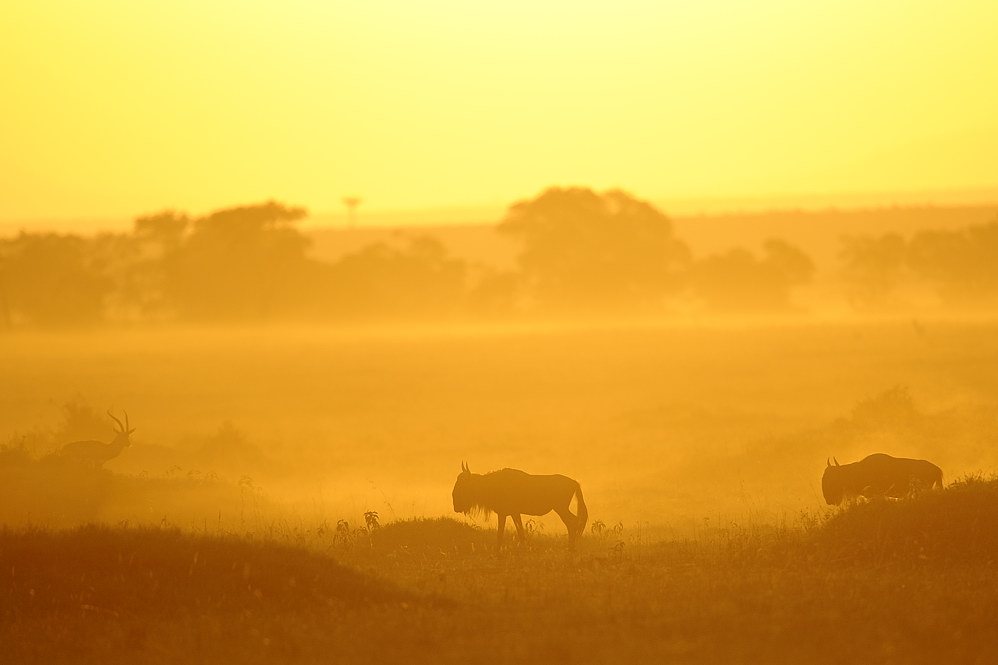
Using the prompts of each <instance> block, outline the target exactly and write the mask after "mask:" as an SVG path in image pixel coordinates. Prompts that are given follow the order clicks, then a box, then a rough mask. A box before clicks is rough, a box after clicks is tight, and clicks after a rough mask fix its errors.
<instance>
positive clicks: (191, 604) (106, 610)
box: [0, 526, 410, 622]
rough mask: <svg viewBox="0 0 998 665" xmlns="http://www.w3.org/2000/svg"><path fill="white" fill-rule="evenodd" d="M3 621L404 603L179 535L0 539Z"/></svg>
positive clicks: (94, 531)
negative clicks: (2, 573)
mask: <svg viewBox="0 0 998 665" xmlns="http://www.w3.org/2000/svg"><path fill="white" fill-rule="evenodd" d="M0 570H3V571H4V575H3V576H2V577H0V621H3V622H9V621H17V620H21V619H26V618H31V617H36V618H38V617H43V618H46V619H53V620H55V619H57V618H58V616H59V615H61V614H65V613H71V614H79V613H81V612H82V613H94V614H101V615H108V616H127V617H141V616H152V615H155V616H156V617H157V618H160V619H161V618H164V617H169V616H173V615H185V614H198V613H225V612H244V611H247V610H250V611H253V610H257V611H265V612H275V611H277V612H280V611H286V610H291V611H295V610H304V609H309V608H316V607H335V606H358V605H370V604H391V603H402V602H407V601H408V600H410V595H409V594H407V593H405V592H403V591H401V590H399V589H397V588H395V587H393V586H391V585H390V584H388V583H386V582H383V581H378V580H375V579H373V578H370V577H368V576H365V575H363V574H361V573H359V572H357V571H354V570H351V569H349V568H346V567H344V566H342V565H340V564H338V563H336V562H335V561H334V560H332V559H330V558H329V557H326V556H322V555H319V554H315V553H311V552H308V551H307V550H302V549H296V548H292V547H287V546H283V545H279V544H275V543H268V542H253V541H246V540H238V539H234V538H222V537H210V536H202V535H191V534H186V533H182V532H180V531H178V530H160V529H124V528H120V529H112V528H106V527H96V526H89V527H82V528H79V529H75V530H72V531H62V532H53V531H42V530H30V529H29V530H9V529H5V530H3V531H0Z"/></svg>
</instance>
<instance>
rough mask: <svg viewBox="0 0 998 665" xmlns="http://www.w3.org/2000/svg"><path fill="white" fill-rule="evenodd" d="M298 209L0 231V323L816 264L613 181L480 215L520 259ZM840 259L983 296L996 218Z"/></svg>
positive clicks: (764, 306)
mask: <svg viewBox="0 0 998 665" xmlns="http://www.w3.org/2000/svg"><path fill="white" fill-rule="evenodd" d="M988 214H989V215H990V214H992V213H990V212H989V213H988ZM305 215H306V211H305V209H304V208H301V207H297V206H290V205H285V204H282V203H279V202H276V201H267V202H264V203H260V204H255V205H244V206H234V207H229V208H223V209H220V210H216V211H214V212H211V213H209V214H206V215H203V216H199V217H194V216H190V215H188V214H186V213H184V212H179V211H174V210H164V211H161V212H157V213H154V214H151V215H144V216H140V217H138V218H136V219H135V220H134V226H133V228H132V230H131V231H130V232H129V233H117V234H113V233H102V234H98V235H95V236H92V237H81V236H77V235H67V234H55V233H25V232H21V233H20V234H18V235H16V236H13V237H10V238H0V329H2V328H17V327H66V326H90V325H95V324H99V323H102V322H105V321H114V322H123V321H128V322H170V321H205V322H215V321H240V322H246V321H273V320H281V319H285V320H286V319H292V318H293V319H299V320H300V319H308V320H315V319H325V320H334V321H370V320H381V321H384V320H392V319H421V320H430V319H435V318H436V319H439V318H442V317H446V318H455V317H470V318H481V317H486V318H491V319H495V318H498V317H505V316H531V315H539V316H548V315H553V316H559V315H566V316H572V315H575V314H582V315H586V316H588V315H594V316H599V315H617V314H620V315H628V314H631V313H635V314H640V315H668V314H669V312H670V305H672V304H675V303H681V304H682V305H683V306H686V305H688V304H689V303H690V302H693V303H695V306H696V307H702V308H706V309H712V310H731V311H738V312H746V311H752V310H755V311H763V312H765V311H778V310H782V309H786V308H788V307H790V306H791V304H792V298H791V296H792V295H793V292H794V290H795V289H797V288H798V287H800V286H802V285H804V284H806V283H808V282H809V280H811V279H812V277H813V275H814V272H815V267H814V265H813V263H812V261H811V259H810V258H809V257H808V256H807V255H806V254H804V252H802V251H801V250H800V249H799V248H797V247H795V246H793V245H791V244H789V243H787V242H785V241H782V240H778V239H770V240H767V241H766V242H765V243H764V245H763V246H762V248H761V252H760V251H758V250H757V251H751V250H749V249H746V248H734V249H731V250H729V251H727V252H723V253H715V254H710V255H706V256H701V257H694V256H693V255H692V252H691V251H690V249H689V248H688V247H687V245H686V244H685V243H684V242H682V241H681V240H680V239H679V238H677V236H676V234H675V232H674V229H673V224H672V222H671V221H670V219H669V218H668V217H666V216H665V215H664V214H662V213H661V212H659V211H658V210H657V209H656V208H655V207H654V206H652V205H651V204H649V203H647V202H645V201H641V200H639V199H636V198H634V197H633V196H631V195H629V194H627V193H625V192H622V191H619V190H611V191H607V192H603V193H597V192H594V191H593V190H591V189H587V188H582V187H571V188H558V187H555V188H550V189H547V190H545V191H543V192H541V193H540V194H539V195H537V196H536V197H534V198H532V199H526V200H523V201H520V202H517V203H515V204H514V205H512V206H511V207H510V208H509V210H508V212H507V213H506V215H505V216H504V218H503V219H502V220H501V221H499V222H498V224H497V225H496V227H495V228H496V230H497V231H498V232H499V233H501V234H504V235H505V236H507V237H510V238H513V239H514V240H515V241H517V242H518V244H519V253H518V263H517V267H516V268H511V269H507V270H504V271H500V270H496V269H493V268H488V267H485V266H479V265H473V264H471V263H468V262H466V261H464V260H461V259H460V258H456V257H454V256H452V255H450V254H449V253H448V251H447V248H446V247H445V246H444V245H443V244H442V243H441V242H440V241H439V240H437V239H435V238H431V237H424V236H398V237H396V238H392V239H390V240H388V241H385V242H378V243H372V244H369V245H367V246H365V247H362V248H361V249H359V250H357V251H354V252H351V253H349V254H346V255H341V256H338V257H337V258H335V259H328V258H327V259H326V260H319V259H317V258H315V257H313V256H311V255H310V254H309V249H310V239H309V236H307V235H306V234H304V233H303V232H301V231H300V230H299V229H298V227H297V222H298V221H299V220H301V219H303V218H304V217H305ZM839 257H840V260H841V262H842V263H841V267H842V276H843V277H844V278H845V280H846V283H847V287H846V288H847V289H848V292H849V293H848V294H849V297H850V299H851V300H852V302H853V303H854V304H855V305H856V306H857V307H858V308H861V309H862V308H866V309H870V308H877V307H884V306H888V305H891V304H892V303H895V301H897V302H898V303H900V298H898V297H897V292H898V291H899V290H900V289H901V288H902V287H903V288H908V287H909V286H910V285H911V284H916V285H920V288H922V290H923V291H924V287H925V286H928V287H929V288H931V289H932V291H933V292H934V294H935V296H936V297H937V299H938V301H939V303H940V304H942V305H943V306H945V307H949V308H954V309H955V308H962V309H971V308H978V309H980V308H988V307H993V306H994V305H996V304H998V219H996V220H994V221H992V222H990V223H986V224H978V225H971V226H968V227H966V228H963V229H957V230H943V231H939V230H936V231H931V230H926V231H921V232H919V233H915V234H914V235H913V236H911V237H910V238H905V237H903V236H901V235H899V234H886V235H881V236H850V237H847V238H843V239H842V247H841V252H840V255H839ZM913 291H918V289H915V290H913ZM903 293H907V292H903ZM917 295H919V296H920V297H921V296H922V295H923V294H922V293H921V292H918V293H917ZM902 304H903V303H902Z"/></svg>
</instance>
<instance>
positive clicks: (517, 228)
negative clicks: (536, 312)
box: [499, 187, 690, 309]
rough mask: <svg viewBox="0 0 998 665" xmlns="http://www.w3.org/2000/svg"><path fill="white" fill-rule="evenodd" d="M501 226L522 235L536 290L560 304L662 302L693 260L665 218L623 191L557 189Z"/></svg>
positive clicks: (524, 266)
mask: <svg viewBox="0 0 998 665" xmlns="http://www.w3.org/2000/svg"><path fill="white" fill-rule="evenodd" d="M499 231H500V232H502V233H507V234H509V235H512V236H515V237H517V238H519V239H520V240H521V242H522V244H523V251H522V252H521V254H520V256H519V265H520V268H521V270H522V273H523V278H524V281H525V284H526V286H527V288H528V289H529V291H530V295H531V296H532V297H533V298H535V299H536V301H537V302H538V303H539V304H540V305H541V306H543V307H548V308H555V309H571V308H582V309H591V308H597V309H603V308H621V307H623V308H633V307H635V306H647V305H656V304H659V303H660V302H661V301H662V299H663V297H664V296H666V295H667V294H669V293H671V292H673V291H675V290H676V289H677V288H678V286H679V284H680V276H681V274H682V271H683V270H684V268H685V267H686V266H687V264H688V262H689V258H690V254H689V250H688V249H687V247H686V245H685V244H683V243H682V242H680V241H679V240H678V239H676V237H675V236H674V235H673V230H672V223H671V222H670V220H669V219H668V218H667V217H666V216H665V215H663V214H662V213H661V212H659V211H658V210H657V209H655V208H654V207H653V206H652V205H651V204H649V203H646V202H644V201H640V200H638V199H636V198H634V197H632V196H631V195H629V194H627V193H625V192H622V191H620V190H612V191H608V192H605V193H603V194H602V195H601V194H597V193H595V192H593V191H592V190H590V189H587V188H582V187H572V188H558V187H553V188H551V189H548V190H546V191H544V192H542V193H541V194H540V195H539V196H537V197H536V198H534V199H532V200H528V201H521V202H519V203H516V204H514V205H513V206H511V207H510V209H509V211H508V213H507V214H506V217H505V218H504V219H503V220H502V222H501V223H500V224H499Z"/></svg>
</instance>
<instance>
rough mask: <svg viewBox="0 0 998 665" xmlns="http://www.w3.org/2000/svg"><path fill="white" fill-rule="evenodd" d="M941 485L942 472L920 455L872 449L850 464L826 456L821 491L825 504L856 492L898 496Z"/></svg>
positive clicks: (840, 499) (852, 496)
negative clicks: (919, 457)
mask: <svg viewBox="0 0 998 665" xmlns="http://www.w3.org/2000/svg"><path fill="white" fill-rule="evenodd" d="M942 486H943V472H942V469H940V468H939V467H938V466H936V465H935V464H933V463H932V462H927V461H925V460H923V459H908V458H906V457H891V456H890V455H885V454H884V453H874V454H873V455H869V456H867V457H864V458H863V459H861V460H860V461H858V462H853V463H852V464H839V462H838V460H835V464H832V463H831V462H829V461H827V460H826V466H825V473H824V475H822V477H821V492H822V494H824V495H825V502H826V503H827V504H828V505H836V506H837V505H839V504H841V503H842V502H843V501H848V500H850V499H854V498H856V497H858V496H864V497H867V498H870V497H873V496H889V497H894V498H898V499H902V498H904V497H907V496H910V495H911V494H912V493H914V492H918V491H920V490H925V489H931V488H934V487H939V488H941V487H942Z"/></svg>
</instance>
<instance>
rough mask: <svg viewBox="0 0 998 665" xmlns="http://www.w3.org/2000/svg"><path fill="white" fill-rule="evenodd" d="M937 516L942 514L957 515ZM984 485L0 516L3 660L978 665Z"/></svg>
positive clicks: (987, 616)
mask: <svg viewBox="0 0 998 665" xmlns="http://www.w3.org/2000/svg"><path fill="white" fill-rule="evenodd" d="M955 516H959V517H958V518H957V517H955ZM996 520H998V481H995V480H986V479H965V480H962V481H960V482H957V483H955V484H954V485H951V486H950V488H949V489H947V490H946V491H945V492H934V493H931V494H927V495H923V496H921V497H918V498H916V499H912V500H909V501H904V502H893V501H891V502H888V501H875V502H872V503H868V504H860V505H855V506H852V507H851V508H850V509H848V510H845V511H842V512H839V513H836V514H834V515H831V516H812V517H810V518H806V519H805V518H802V519H801V520H799V521H798V522H797V523H795V524H792V525H785V526H783V527H771V526H770V527H763V526H756V527H735V526H727V527H725V528H721V529H713V528H705V529H703V530H702V531H701V532H700V533H699V534H698V535H697V536H695V537H692V538H687V539H681V540H663V541H654V540H649V539H646V538H645V537H644V534H642V533H640V532H638V533H631V532H630V531H629V530H627V529H626V528H625V529H623V530H619V529H618V530H613V529H608V530H603V531H599V530H596V531H595V532H594V531H592V530H591V531H590V533H589V534H587V536H588V537H587V538H586V539H584V541H583V544H582V545H581V546H580V547H579V548H578V549H577V550H574V551H571V550H569V549H568V548H567V547H566V545H565V543H564V542H563V541H562V539H561V538H554V537H552V536H548V535H534V536H531V537H530V538H528V540H527V542H526V543H523V544H520V545H516V546H511V547H510V548H508V549H507V550H505V551H503V552H501V553H499V554H497V553H496V551H495V550H494V548H493V547H492V534H491V533H487V532H486V531H485V530H483V529H476V528H474V527H470V526H468V525H465V524H461V523H459V522H457V521H454V520H451V519H447V518H438V519H432V520H408V521H402V522H395V523H391V524H387V525H385V526H382V527H378V528H374V527H372V528H371V529H368V528H366V527H365V528H363V529H356V528H355V529H352V530H349V531H347V530H344V529H339V530H336V529H333V530H328V531H324V530H323V529H321V528H320V529H312V530H309V531H308V532H307V533H302V532H296V531H295V530H278V531H276V532H274V533H272V534H271V536H269V537H267V538H248V537H235V536H232V535H227V534H222V533H217V532H214V533H204V532H200V533H199V532H183V531H180V530H177V529H158V528H153V527H147V528H139V529H129V528H121V527H118V528H108V527H82V528H79V529H74V530H69V531H58V532H53V531H43V530H34V529H16V530H4V531H2V532H0V564H2V569H3V571H4V574H3V577H2V578H0V608H2V609H0V644H2V646H3V650H4V654H5V658H8V659H10V661H9V662H50V663H54V662H67V663H69V662H72V663H109V662H149V663H159V662H162V663H174V662H233V663H255V662H303V663H311V662H402V661H404V662H410V663H449V662H455V663H458V662H468V661H469V660H473V661H477V662H575V663H618V662H643V661H653V662H678V663H718V662H725V663H802V662H808V663H842V662H853V663H923V662H924V663H928V662H940V661H943V662H959V663H988V662H991V659H992V658H993V656H994V653H995V652H996V649H998V634H996V633H995V631H994V626H995V624H996V622H998V605H996V604H995V602H994V599H995V584H996V582H998V574H996V564H998V561H996V557H998V535H996V532H995V530H994V529H993V525H994V524H995V522H996Z"/></svg>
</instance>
